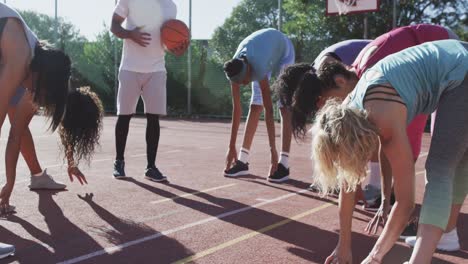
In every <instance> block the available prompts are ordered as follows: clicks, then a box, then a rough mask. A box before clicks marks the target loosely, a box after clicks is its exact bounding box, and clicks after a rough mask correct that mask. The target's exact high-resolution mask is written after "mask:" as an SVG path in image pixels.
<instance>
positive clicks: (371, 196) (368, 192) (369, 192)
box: [363, 184, 382, 204]
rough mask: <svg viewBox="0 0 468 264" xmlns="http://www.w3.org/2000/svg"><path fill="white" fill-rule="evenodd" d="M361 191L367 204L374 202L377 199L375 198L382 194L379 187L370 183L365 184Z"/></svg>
mask: <svg viewBox="0 0 468 264" xmlns="http://www.w3.org/2000/svg"><path fill="white" fill-rule="evenodd" d="M363 193H364V199H366V202H367V203H368V204H374V203H375V202H376V201H377V199H379V198H380V196H381V195H382V194H381V190H380V188H378V187H375V186H374V185H371V184H367V185H366V186H364V190H363Z"/></svg>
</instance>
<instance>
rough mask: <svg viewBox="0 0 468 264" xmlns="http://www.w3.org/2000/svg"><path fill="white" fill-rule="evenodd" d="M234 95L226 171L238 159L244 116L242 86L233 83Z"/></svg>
mask: <svg viewBox="0 0 468 264" xmlns="http://www.w3.org/2000/svg"><path fill="white" fill-rule="evenodd" d="M231 95H232V120H231V138H230V140H229V147H228V152H227V155H226V166H225V169H224V170H228V169H229V168H230V167H231V164H232V163H233V162H234V161H235V160H236V159H237V150H236V141H237V132H238V131H239V124H240V120H241V116H242V107H241V101H240V86H239V85H238V84H237V83H231Z"/></svg>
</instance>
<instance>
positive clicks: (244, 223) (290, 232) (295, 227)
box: [126, 178, 338, 262]
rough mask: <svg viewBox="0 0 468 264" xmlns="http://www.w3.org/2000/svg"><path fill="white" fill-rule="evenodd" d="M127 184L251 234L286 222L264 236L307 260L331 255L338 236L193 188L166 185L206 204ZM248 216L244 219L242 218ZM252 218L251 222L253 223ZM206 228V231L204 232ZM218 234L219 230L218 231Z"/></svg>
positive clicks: (148, 186)
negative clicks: (290, 247) (294, 248)
mask: <svg viewBox="0 0 468 264" xmlns="http://www.w3.org/2000/svg"><path fill="white" fill-rule="evenodd" d="M126 181H127V182H130V183H133V184H135V185H137V186H139V187H141V188H143V189H145V190H147V191H150V192H152V193H154V194H156V195H158V196H162V197H165V198H173V200H172V201H173V202H174V203H177V204H179V205H182V206H184V207H187V208H190V209H193V210H196V211H199V212H201V213H204V214H207V215H210V216H214V217H217V218H218V219H219V220H221V221H224V222H226V223H230V224H233V225H236V226H239V227H243V228H246V229H249V230H252V231H257V230H259V229H262V228H264V227H265V226H270V225H272V224H275V223H278V222H281V221H290V222H288V223H287V224H286V225H284V226H283V227H280V228H277V229H274V230H271V231H268V232H265V233H264V235H267V236H270V237H272V238H274V239H277V240H280V241H284V242H286V243H289V244H293V245H296V246H297V247H300V248H306V249H310V250H311V251H312V252H314V253H313V254H311V255H309V256H308V259H307V260H309V261H313V262H323V261H324V258H323V252H331V250H332V249H333V248H334V246H335V244H333V243H330V242H329V241H332V240H337V239H338V236H337V234H336V233H334V232H330V231H327V230H323V229H320V228H317V227H314V226H311V225H307V224H304V223H302V222H299V221H295V220H290V219H289V218H286V217H284V216H281V215H277V214H274V213H271V212H268V211H266V210H263V209H259V208H256V207H251V206H250V205H247V204H244V203H240V202H238V201H235V200H231V199H227V198H220V197H215V196H212V195H211V194H208V193H203V192H199V191H197V190H194V189H190V188H187V187H183V186H179V185H176V184H171V183H167V184H166V185H167V186H169V187H171V188H174V189H177V190H179V191H182V192H184V193H192V194H194V195H195V196H197V197H198V198H201V199H203V200H206V201H207V203H204V202H200V201H196V200H191V199H187V198H185V197H180V196H178V197H177V196H175V195H174V194H173V193H171V192H168V191H165V190H162V189H159V188H156V187H154V186H152V185H149V184H146V183H144V182H140V181H138V180H136V179H133V178H130V179H126ZM235 210H245V212H241V213H238V214H232V215H229V214H226V212H231V211H235ZM247 213H248V216H247V215H246V214H247ZM253 217H254V218H255V221H253V220H252V219H253ZM208 230H209V229H207V231H208ZM209 232H212V233H214V232H218V231H217V230H209ZM219 232H222V231H219ZM187 256H188V255H179V258H180V259H181V258H184V257H187Z"/></svg>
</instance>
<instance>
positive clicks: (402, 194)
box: [369, 102, 415, 260]
mask: <svg viewBox="0 0 468 264" xmlns="http://www.w3.org/2000/svg"><path fill="white" fill-rule="evenodd" d="M379 104H380V105H386V107H380V108H376V109H377V110H375V109H374V111H370V118H371V120H373V121H374V123H375V124H376V125H377V127H378V128H379V132H380V135H381V144H382V150H383V152H384V154H385V156H386V157H387V158H388V162H389V164H390V165H391V169H392V173H393V179H394V192H395V198H396V203H395V204H394V206H393V208H392V211H391V213H390V216H389V218H388V222H387V223H386V225H385V227H384V229H383V231H382V234H381V235H380V237H379V239H378V240H377V243H376V244H375V246H374V248H373V249H372V252H371V253H370V255H369V256H370V257H373V258H374V259H377V260H382V258H383V257H384V256H385V254H387V253H388V251H389V250H390V249H391V248H392V247H393V245H394V244H395V242H396V241H397V240H398V238H399V236H400V234H401V232H402V231H403V229H404V228H405V225H406V223H407V221H408V219H409V217H410V215H411V213H412V211H413V208H414V185H415V183H414V178H415V172H414V163H413V156H412V152H411V147H410V144H409V141H408V136H407V134H406V108H405V107H404V106H403V105H399V104H395V103H387V102H385V103H383V102H379ZM384 161H385V160H384ZM385 181H386V183H388V182H389V180H388V179H387V180H385ZM383 187H384V188H385V193H387V192H389V189H390V187H389V186H388V185H387V184H386V186H383Z"/></svg>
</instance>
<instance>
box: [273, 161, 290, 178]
mask: <svg viewBox="0 0 468 264" xmlns="http://www.w3.org/2000/svg"><path fill="white" fill-rule="evenodd" d="M287 180H289V169H286V167H284V166H283V164H281V163H278V168H277V169H276V171H275V173H273V175H271V176H270V177H268V181H270V182H284V181H287Z"/></svg>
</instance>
